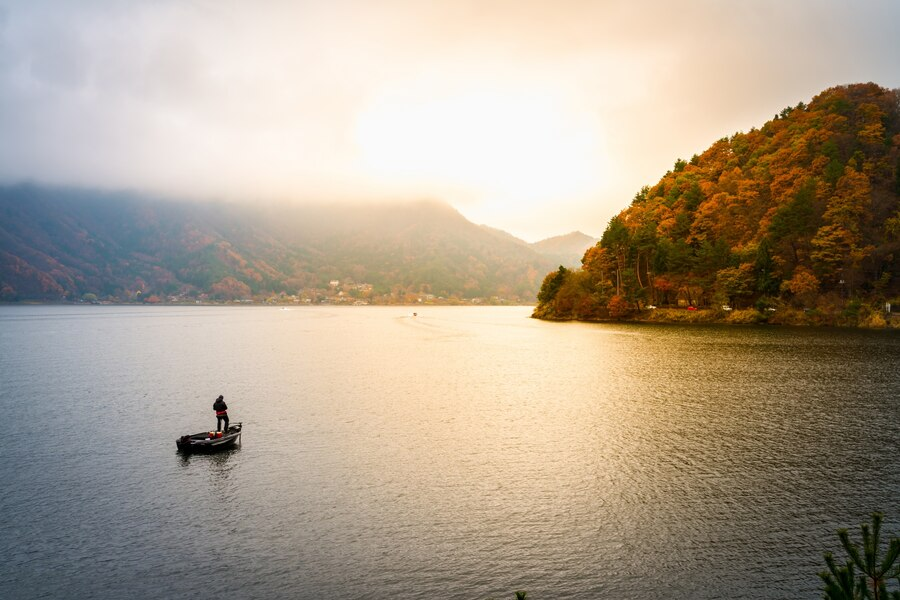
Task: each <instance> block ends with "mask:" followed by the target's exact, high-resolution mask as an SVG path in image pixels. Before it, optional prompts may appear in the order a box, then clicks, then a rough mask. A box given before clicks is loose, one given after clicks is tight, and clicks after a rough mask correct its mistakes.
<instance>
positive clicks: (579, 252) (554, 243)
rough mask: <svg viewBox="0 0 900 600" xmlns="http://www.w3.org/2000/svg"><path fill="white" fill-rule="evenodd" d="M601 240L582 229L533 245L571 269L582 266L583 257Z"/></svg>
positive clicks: (540, 251) (543, 253) (539, 252)
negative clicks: (582, 231) (583, 231)
mask: <svg viewBox="0 0 900 600" xmlns="http://www.w3.org/2000/svg"><path fill="white" fill-rule="evenodd" d="M599 241H600V240H599V239H597V238H593V237H591V236H589V235H586V234H584V233H581V232H580V231H573V232H572V233H568V234H566V235H558V236H556V237H552V238H547V239H546V240H541V241H540V242H535V243H533V244H532V245H531V247H532V248H534V249H535V250H536V251H537V252H538V254H542V255H543V256H546V257H547V258H549V259H551V260H552V261H553V262H555V263H557V264H560V265H562V266H564V267H568V268H571V269H574V268H577V267H580V266H581V259H582V257H583V256H584V253H585V252H587V250H588V249H590V248H591V247H593V246H595V245H596V244H597V242H599Z"/></svg>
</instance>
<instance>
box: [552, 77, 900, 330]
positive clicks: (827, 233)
mask: <svg viewBox="0 0 900 600" xmlns="http://www.w3.org/2000/svg"><path fill="white" fill-rule="evenodd" d="M898 259H900V91H898V90H888V89H884V88H881V87H879V86H877V85H875V84H872V83H868V84H857V85H848V86H840V87H834V88H831V89H828V90H826V91H824V92H822V93H821V94H819V95H817V96H816V97H815V98H813V99H812V100H811V101H810V102H809V104H808V105H807V104H804V103H802V102H801V103H800V104H798V105H797V106H793V107H788V108H785V109H784V110H782V111H781V112H780V113H778V114H777V115H775V117H774V119H772V120H771V121H769V122H767V123H765V124H764V125H763V126H762V127H761V128H759V129H755V128H754V129H752V130H750V131H749V132H747V133H737V134H735V135H733V136H731V137H729V138H723V139H720V140H719V141H717V142H715V143H714V144H713V145H712V146H710V147H709V148H708V149H707V150H706V151H704V152H703V153H701V154H699V155H695V156H693V157H691V158H690V160H677V161H676V162H675V165H674V168H673V169H672V170H671V171H669V172H668V173H666V174H665V175H663V177H662V178H661V179H660V180H659V182H657V183H656V184H655V185H653V186H650V187H644V188H643V189H641V190H640V191H639V192H638V193H637V194H636V196H635V197H634V199H633V201H632V203H631V206H629V207H628V208H626V209H625V210H623V211H622V212H621V213H619V214H618V215H617V216H616V217H614V218H613V219H612V220H611V221H610V222H609V224H608V226H607V228H606V231H605V232H604V234H603V236H602V238H601V241H600V242H599V243H598V244H597V245H596V246H595V247H593V248H591V249H590V250H588V252H587V253H585V255H584V258H583V259H582V268H581V269H578V270H568V269H563V268H560V269H559V270H558V271H555V272H551V273H550V274H549V275H548V276H547V277H546V278H545V280H544V283H543V286H542V288H541V291H540V293H539V296H538V300H539V305H538V307H537V309H536V310H535V316H537V317H541V318H551V319H587V320H590V319H604V318H628V317H635V316H637V315H638V314H640V312H641V311H645V310H646V309H647V308H648V306H659V307H665V306H671V307H679V306H680V307H682V308H688V307H690V308H700V309H703V308H712V309H715V310H716V311H730V310H731V309H735V310H739V309H752V310H754V311H755V313H756V316H755V317H753V319H754V320H764V319H768V320H775V321H778V320H779V319H781V320H782V321H785V322H786V321H788V319H787V317H786V316H785V315H793V317H792V319H793V320H794V321H797V320H798V317H797V315H798V314H802V315H804V317H803V319H806V320H807V321H809V322H817V323H831V324H840V323H851V324H852V323H853V322H854V320H857V321H858V320H859V319H860V318H862V317H863V316H864V313H866V311H867V310H869V309H871V310H875V307H881V308H880V309H881V310H883V307H884V304H885V302H887V301H890V300H892V299H894V300H897V299H898V294H900V272H898V271H900V269H898ZM745 314H746V313H745ZM800 320H802V319H800Z"/></svg>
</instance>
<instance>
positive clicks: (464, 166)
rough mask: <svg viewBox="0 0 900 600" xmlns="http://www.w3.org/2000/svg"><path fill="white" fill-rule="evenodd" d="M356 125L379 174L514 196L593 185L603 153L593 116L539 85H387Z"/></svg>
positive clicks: (544, 195) (535, 196) (406, 182)
mask: <svg viewBox="0 0 900 600" xmlns="http://www.w3.org/2000/svg"><path fill="white" fill-rule="evenodd" d="M355 134H356V143H357V146H358V149H359V151H360V153H361V158H362V161H363V166H364V168H365V169H366V170H367V172H368V173H369V174H370V175H371V176H372V177H374V178H376V179H378V180H380V181H381V182H382V183H385V184H388V185H397V186H402V187H411V186H414V187H417V188H422V189H425V190H427V186H433V187H435V188H436V189H435V190H432V192H433V193H437V192H439V191H441V190H442V189H448V188H451V189H465V190H467V191H469V192H471V193H474V194H476V195H478V196H483V197H490V198H491V199H493V200H507V201H509V202H514V203H529V204H533V203H536V202H544V201H550V200H554V199H559V198H565V197H571V196H584V195H586V194H590V192H591V190H592V189H593V188H595V187H597V186H598V185H599V183H600V181H601V180H602V176H603V169H604V162H605V161H604V160H603V158H602V152H601V148H600V139H601V137H600V132H599V127H598V123H597V122H596V119H595V118H594V117H592V116H591V115H589V114H587V113H586V112H584V111H581V112H579V111H575V110H573V109H572V108H571V107H569V106H567V104H566V102H565V101H564V99H562V98H559V97H556V96H554V95H553V94H551V93H546V92H544V91H542V90H534V89H531V90H522V89H509V90H503V89H499V88H497V89H478V90H471V91H457V92H455V93H450V94H446V95H443V96H440V97H434V96H432V97H427V96H426V95H423V94H414V93H403V92H394V93H390V94H384V95H382V96H380V97H379V98H377V99H376V100H375V101H373V102H371V103H370V104H369V105H368V106H367V107H366V108H365V109H364V110H363V111H362V112H361V113H360V114H359V116H358V120H357V123H356V131H355Z"/></svg>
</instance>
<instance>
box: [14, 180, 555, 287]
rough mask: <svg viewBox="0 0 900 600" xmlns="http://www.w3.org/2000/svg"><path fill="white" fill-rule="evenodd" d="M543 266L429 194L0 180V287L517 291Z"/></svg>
mask: <svg viewBox="0 0 900 600" xmlns="http://www.w3.org/2000/svg"><path fill="white" fill-rule="evenodd" d="M554 267H555V265H554V264H553V262H552V261H549V260H548V259H546V258H545V257H542V256H540V255H539V254H538V253H537V252H535V251H534V250H533V249H531V248H529V247H528V246H527V244H525V243H524V242H522V241H521V240H504V239H502V238H500V237H498V236H496V235H493V234H491V233H489V232H488V231H486V230H484V229H483V228H481V227H479V226H477V225H474V224H473V223H470V222H469V221H467V220H466V219H465V218H464V217H462V215H460V214H459V213H458V212H457V211H456V210H454V209H453V208H451V207H450V206H448V205H446V204H442V203H438V202H417V203H405V204H401V203H398V204H383V205H378V206H375V205H362V204H361V205H331V206H324V205H320V206H312V205H302V206H301V205H296V206H286V205H285V206H275V205H267V206H263V207H258V206H256V207H251V206H248V205H241V204H223V203H199V202H178V201H173V200H167V199H160V198H153V197H147V196H143V195H138V194H127V193H108V192H99V191H94V190H73V189H59V188H47V187H41V186H35V185H18V186H7V187H0V300H4V301H27V300H37V301H58V300H64V299H67V300H76V299H80V298H82V297H84V296H85V295H89V297H91V298H93V297H95V296H96V297H97V298H98V299H101V300H103V299H110V300H120V301H126V300H135V299H144V300H145V301H146V299H147V298H151V297H152V298H155V299H165V298H177V299H179V300H187V299H198V300H205V299H212V300H216V299H218V300H232V299H245V298H265V297H270V296H272V295H277V294H292V295H305V296H306V297H312V298H321V297H324V296H326V295H328V294H329V293H330V292H334V291H335V289H337V288H336V286H335V284H334V283H333V282H338V288H339V289H341V290H345V289H346V290H348V293H349V294H350V295H352V296H360V295H363V296H365V298H366V299H367V300H373V301H382V302H404V301H410V300H414V299H415V298H416V297H417V296H420V295H426V294H427V295H433V296H441V297H444V298H447V299H458V300H472V299H475V298H491V297H500V298H503V299H504V301H508V302H531V301H533V298H534V296H535V294H536V292H537V289H538V287H539V285H540V281H541V278H542V277H543V275H544V274H545V273H546V272H547V271H548V270H551V269H552V268H554Z"/></svg>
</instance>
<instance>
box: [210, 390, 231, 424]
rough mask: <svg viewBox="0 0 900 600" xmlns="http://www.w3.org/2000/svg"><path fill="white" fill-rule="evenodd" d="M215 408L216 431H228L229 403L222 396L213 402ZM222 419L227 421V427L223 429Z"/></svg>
mask: <svg viewBox="0 0 900 600" xmlns="http://www.w3.org/2000/svg"><path fill="white" fill-rule="evenodd" d="M213 410H214V411H216V431H225V432H227V431H228V405H226V404H225V399H224V398H223V397H222V396H219V397H218V398H216V401H215V402H213ZM222 421H225V429H222Z"/></svg>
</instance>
